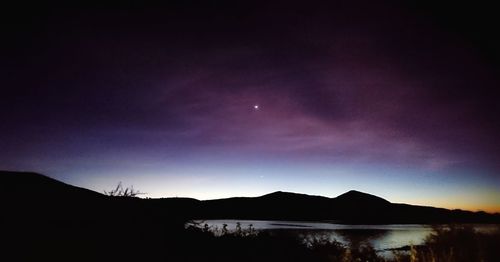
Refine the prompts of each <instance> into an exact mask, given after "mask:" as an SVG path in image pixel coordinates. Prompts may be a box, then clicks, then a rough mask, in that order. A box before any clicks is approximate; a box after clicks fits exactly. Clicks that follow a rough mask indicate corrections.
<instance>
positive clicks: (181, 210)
mask: <svg viewBox="0 0 500 262" xmlns="http://www.w3.org/2000/svg"><path fill="white" fill-rule="evenodd" d="M0 182H1V184H2V185H3V190H2V191H0V199H1V200H0V201H1V202H3V206H4V207H5V209H6V210H7V211H8V212H7V213H6V214H9V215H15V216H16V217H22V218H29V217H33V216H35V215H36V216H37V217H38V218H43V217H47V219H53V218H57V219H65V218H68V217H79V218H87V219H100V218H102V217H103V216H104V217H106V216H113V215H116V214H127V216H131V217H138V216H141V217H151V219H155V220H158V221H161V220H163V219H172V218H173V217H175V218H176V219H178V220H182V219H184V220H185V219H267V220H304V221H335V222H338V223H366V224H378V223H450V222H471V223H472V222H474V223H498V222H499V221H500V215H499V214H488V213H485V212H471V211H463V210H448V209H444V208H435V207H426V206H415V205H408V204H397V203H391V202H389V201H387V200H385V199H383V198H380V197H378V196H374V195H371V194H367V193H363V192H359V191H355V190H351V191H349V192H347V193H344V194H342V195H339V196H338V197H335V198H328V197H323V196H312V195H307V194H299V193H291V192H282V191H277V192H274V193H270V194H266V195H263V196H260V197H233V198H226V199H215V200H203V201H200V200H196V199H192V198H160V199H141V198H127V197H125V198H123V197H109V196H105V195H103V194H101V193H97V192H94V191H91V190H88V189H84V188H80V187H75V186H72V185H68V184H65V183H63V182H60V181H57V180H55V179H52V178H49V177H46V176H43V175H40V174H36V173H24V172H9V171H0ZM103 214H105V215H103ZM106 214H107V215H106Z"/></svg>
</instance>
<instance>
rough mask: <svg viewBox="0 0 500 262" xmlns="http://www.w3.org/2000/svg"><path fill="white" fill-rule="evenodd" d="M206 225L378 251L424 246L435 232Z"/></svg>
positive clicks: (311, 225)
mask: <svg viewBox="0 0 500 262" xmlns="http://www.w3.org/2000/svg"><path fill="white" fill-rule="evenodd" d="M197 222H198V223H200V226H204V225H205V224H206V225H207V226H208V227H209V228H210V229H211V230H213V231H214V232H217V231H220V230H221V229H222V228H226V230H228V231H229V232H231V231H234V230H235V229H236V227H237V224H238V223H239V225H240V227H241V228H243V229H247V228H249V227H252V228H253V229H255V230H271V231H274V230H279V231H287V232H288V233H291V234H295V235H297V236H299V237H300V238H302V239H304V241H305V242H306V243H307V242H310V241H313V240H314V239H323V240H328V241H337V242H339V243H341V244H343V245H345V246H349V247H360V246H363V245H370V246H372V247H373V248H374V249H375V250H386V249H392V248H400V247H403V246H406V245H420V244H422V243H423V242H424V240H425V238H426V237H427V236H428V235H430V234H431V233H432V227H431V226H429V225H344V224H333V223H323V222H297V221H266V220H206V221H197Z"/></svg>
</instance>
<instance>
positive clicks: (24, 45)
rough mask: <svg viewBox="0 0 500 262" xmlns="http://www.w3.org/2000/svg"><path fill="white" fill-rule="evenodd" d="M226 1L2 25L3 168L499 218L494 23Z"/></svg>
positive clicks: (462, 9) (46, 13)
mask: <svg viewBox="0 0 500 262" xmlns="http://www.w3.org/2000/svg"><path fill="white" fill-rule="evenodd" d="M200 2H201V1H200ZM205 2H208V1H205ZM234 2H238V1H227V2H226V1H214V2H212V3H211V4H208V3H197V2H193V1H179V2H171V3H169V4H162V5H159V4H155V5H150V6H139V5H137V4H122V5H108V6H100V7H98V6H90V5H87V6H56V5H53V6H31V7H29V6H22V7H19V6H16V7H12V9H8V8H7V9H6V10H4V12H6V13H7V15H4V16H3V17H2V32H3V33H2V34H3V37H2V38H3V40H2V43H1V47H2V48H1V51H0V52H1V53H0V57H2V58H1V60H0V66H1V69H2V70H1V72H0V86H1V96H0V169H5V170H23V171H36V172H40V173H43V174H46V175H49V176H51V177H53V178H56V179H59V180H62V181H64V182H67V183H70V184H73V185H77V186H82V187H86V188H90V189H93V190H96V191H99V192H102V191H103V190H108V189H111V188H113V187H114V186H115V185H116V184H117V183H118V182H120V181H122V182H123V184H124V185H126V186H128V185H133V186H134V188H136V189H139V190H140V191H142V192H146V193H147V195H145V196H148V197H174V196H179V197H181V196H182V197H194V198H198V199H212V198H221V197H231V196H258V195H262V194H266V193H270V192H273V191H277V190H282V191H292V192H300V193H307V194H315V195H324V196H329V197H335V196H337V195H339V194H341V193H344V192H346V191H348V190H351V189H356V190H360V191H364V192H368V193H371V194H375V195H378V196H381V197H384V198H386V199H388V200H389V201H392V202H405V203H411V204H421V205H433V206H440V207H447V208H462V209H470V210H479V209H482V210H487V211H500V136H499V134H500V121H499V115H500V106H499V105H498V98H499V96H498V95H497V94H496V93H497V92H496V89H498V88H499V86H500V85H499V84H500V74H499V71H500V62H499V61H500V59H499V58H500V56H499V54H500V52H499V48H498V46H500V41H498V40H496V39H495V36H496V34H498V28H497V23H496V22H498V21H497V19H495V18H494V16H496V14H495V13H494V9H493V8H492V7H489V6H479V5H478V6H465V5H464V6H457V3H454V2H451V1H450V2H444V3H449V4H450V5H447V4H444V3H443V4H441V5H440V6H433V5H432V4H431V2H432V1H410V2H406V3H405V4H401V3H398V2H399V1H385V2H383V1H366V2H368V3H366V2H362V1H361V2H360V1H345V2H342V1H341V2H337V3H333V2H329V4H324V3H323V4H314V5H313V4H312V3H310V4H308V5H299V4H291V3H289V2H286V1H284V2H274V3H269V2H267V3H266V2H262V3H258V2H251V3H248V4H243V3H242V2H239V3H238V4H236V3H234ZM372 2H373V3H372ZM375 2H377V3H375ZM417 2H418V3H419V4H417ZM304 3H309V2H308V1H304Z"/></svg>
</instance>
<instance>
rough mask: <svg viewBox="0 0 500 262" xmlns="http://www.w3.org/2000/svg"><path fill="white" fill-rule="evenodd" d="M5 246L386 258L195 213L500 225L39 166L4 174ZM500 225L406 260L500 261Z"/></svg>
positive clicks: (437, 243) (446, 239)
mask: <svg viewBox="0 0 500 262" xmlns="http://www.w3.org/2000/svg"><path fill="white" fill-rule="evenodd" d="M0 181H1V185H2V190H1V191H0V194H1V195H0V199H1V202H0V203H1V205H2V217H1V221H0V222H1V232H2V234H1V237H2V243H4V244H2V246H1V251H2V254H3V256H4V257H12V259H9V261H357V259H361V260H362V261H383V258H381V257H379V256H377V253H376V252H375V250H374V249H373V248H372V247H370V246H367V245H360V244H355V243H353V244H352V245H351V246H343V245H341V244H339V243H336V242H330V241H327V240H325V239H315V240H312V241H309V242H307V243H305V242H304V241H303V240H301V239H298V238H297V236H294V235H289V234H287V233H286V232H256V231H254V230H252V229H245V228H243V229H240V230H237V231H236V232H223V233H222V235H220V236H214V235H213V234H212V233H211V232H210V231H209V230H207V229H203V228H201V229H200V228H198V227H189V226H188V227H186V226H185V225H186V223H187V222H188V221H191V220H192V219H205V218H233V219H234V218H236V219H240V218H241V219H244V218H247V219H250V218H252V219H288V220H293V219H297V220H315V219H318V220H319V219H322V220H340V221H342V222H344V223H367V222H369V221H372V222H373V223H472V222H474V223H478V222H481V223H486V222H488V223H498V221H499V216H498V214H497V215H491V214H487V213H483V212H480V213H473V212H467V211H451V210H446V209H438V208H431V207H418V206H410V205H402V204H392V203H389V202H388V201H386V200H384V199H381V198H378V197H375V196H371V195H368V194H364V193H361V192H356V191H350V192H348V193H346V194H344V195H341V196H339V197H337V198H325V197H317V196H307V195H300V194H292V193H283V192H276V193H273V194H269V195H265V196H262V197H258V198H233V199H223V200H212V201H198V200H195V199H182V198H172V199H140V198H133V197H110V196H106V195H103V194H100V193H97V192H93V191H90V190H87V189H83V188H78V187H74V186H70V185H67V184H64V183H61V182H59V181H56V180H53V179H51V178H48V177H45V176H42V175H39V174H35V173H18V172H0ZM499 236H500V235H499V233H498V232H496V233H491V234H480V233H477V232H474V230H473V229H472V228H471V227H467V226H454V227H451V228H448V229H436V233H435V234H434V235H433V236H431V237H430V238H429V239H428V240H427V241H426V244H425V245H424V246H417V247H407V248H405V249H404V250H395V251H394V253H395V256H394V259H395V260H398V261H500V260H499V252H498V247H499V244H498V243H500V238H499Z"/></svg>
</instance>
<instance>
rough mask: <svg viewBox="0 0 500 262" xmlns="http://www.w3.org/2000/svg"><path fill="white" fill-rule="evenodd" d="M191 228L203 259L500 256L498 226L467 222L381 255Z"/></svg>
mask: <svg viewBox="0 0 500 262" xmlns="http://www.w3.org/2000/svg"><path fill="white" fill-rule="evenodd" d="M187 232H188V234H190V238H191V239H192V240H196V242H195V243H196V246H197V251H199V252H200V254H202V261H398V262H399V261H411V262H416V261H422V262H425V261H492V262H493V261H500V255H499V252H498V248H499V247H500V231H499V230H498V229H497V230H496V232H488V233H480V232H475V231H474V229H473V228H472V227H471V226H463V225H451V226H447V227H435V229H434V233H433V234H432V235H430V236H429V237H428V238H427V239H426V241H425V243H424V245H420V246H411V247H406V248H403V249H399V250H394V251H392V252H393V254H392V256H390V257H387V256H385V257H384V256H381V255H379V254H378V253H377V251H376V250H374V249H373V247H371V246H369V245H368V244H366V243H363V244H359V243H351V245H348V246H346V245H342V244H341V243H339V242H336V241H330V240H329V239H327V238H313V239H310V240H308V241H304V240H303V239H300V238H299V237H298V236H297V235H296V234H293V233H287V232H286V231H262V232H258V231H255V230H254V229H253V228H251V227H250V228H248V229H242V228H241V227H239V226H237V227H236V230H234V231H231V232H230V231H228V230H227V228H226V227H223V228H218V229H217V228H216V229H213V228H208V226H206V225H205V226H201V227H200V226H199V225H194V226H190V227H188V229H187ZM198 255H199V254H198ZM193 258H194V257H193Z"/></svg>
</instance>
